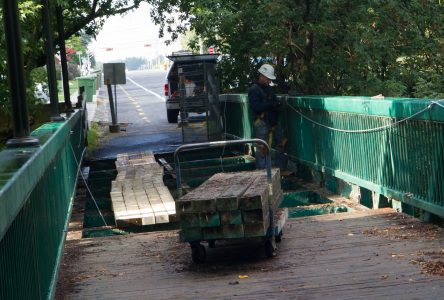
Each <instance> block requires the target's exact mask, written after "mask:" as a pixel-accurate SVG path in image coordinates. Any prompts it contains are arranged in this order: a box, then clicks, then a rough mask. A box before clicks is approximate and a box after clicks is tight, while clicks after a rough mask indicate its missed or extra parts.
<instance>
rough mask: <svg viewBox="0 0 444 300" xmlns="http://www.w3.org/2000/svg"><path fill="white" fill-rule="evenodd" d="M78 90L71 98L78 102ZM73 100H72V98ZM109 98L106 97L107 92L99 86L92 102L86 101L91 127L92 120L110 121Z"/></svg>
mask: <svg viewBox="0 0 444 300" xmlns="http://www.w3.org/2000/svg"><path fill="white" fill-rule="evenodd" d="M77 96H78V91H77V90H76V91H75V92H74V93H72V94H71V99H73V100H74V101H75V102H73V103H77ZM71 101H72V100H71ZM107 104H108V100H107V98H106V92H105V91H104V90H103V91H102V88H99V89H98V90H97V92H96V94H95V95H94V96H93V99H92V102H86V110H87V112H88V125H89V127H90V128H91V123H92V122H102V123H108V122H109V115H110V113H109V107H108V105H107Z"/></svg>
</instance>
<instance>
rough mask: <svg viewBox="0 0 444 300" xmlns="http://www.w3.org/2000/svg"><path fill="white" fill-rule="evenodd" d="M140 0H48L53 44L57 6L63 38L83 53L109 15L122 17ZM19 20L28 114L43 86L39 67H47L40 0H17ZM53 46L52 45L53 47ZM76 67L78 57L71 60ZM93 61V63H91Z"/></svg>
mask: <svg viewBox="0 0 444 300" xmlns="http://www.w3.org/2000/svg"><path fill="white" fill-rule="evenodd" d="M141 1H142V0H132V1H128V0H115V1H97V0H93V1H87V0H49V3H50V9H51V11H50V14H51V25H52V30H53V37H54V43H55V44H56V45H57V44H58V43H59V40H58V34H57V31H56V28H57V27H56V5H57V4H59V5H61V7H62V8H63V19H64V24H65V38H66V39H67V41H66V44H67V46H68V47H71V48H73V49H75V50H76V51H82V52H83V53H86V52H87V51H86V46H87V44H88V43H89V41H90V39H91V37H92V36H95V35H96V34H97V33H98V31H99V30H100V29H101V27H102V25H103V23H104V21H105V19H106V18H108V17H109V16H113V15H118V14H125V13H126V12H127V11H130V10H132V9H134V8H137V7H138V6H139V4H140V2H141ZM19 19H20V26H21V42H22V55H23V61H24V69H25V80H26V84H27V89H26V97H27V101H28V109H29V111H30V114H32V110H33V109H34V105H35V104H36V99H35V97H34V90H35V86H36V84H38V83H44V84H45V85H46V82H47V79H46V72H45V71H44V70H43V69H40V67H42V66H44V65H45V64H46V54H45V45H44V39H43V38H42V37H43V36H44V34H43V26H42V4H41V1H40V0H21V1H19ZM0 24H1V25H0V112H5V113H6V115H9V116H10V115H11V113H10V106H11V105H10V98H9V86H8V70H7V64H6V63H7V53H6V48H7V47H6V40H5V30H3V29H4V25H3V10H2V8H1V7H0ZM56 45H54V46H56ZM73 61H74V63H77V64H78V57H76V56H74V57H73ZM94 61H95V60H94V59H92V62H93V64H94ZM70 70H71V72H70V75H72V76H77V75H78V74H75V69H74V68H72V67H71V68H70Z"/></svg>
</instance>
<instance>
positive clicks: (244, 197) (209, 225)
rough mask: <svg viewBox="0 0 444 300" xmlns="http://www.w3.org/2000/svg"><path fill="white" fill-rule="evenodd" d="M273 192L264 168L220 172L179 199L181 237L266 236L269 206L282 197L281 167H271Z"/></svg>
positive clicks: (277, 202) (190, 240)
mask: <svg viewBox="0 0 444 300" xmlns="http://www.w3.org/2000/svg"><path fill="white" fill-rule="evenodd" d="M272 193H273V195H272V196H271V197H270V199H269V188H268V182H267V175H266V172H265V170H256V171H247V172H237V173H218V174H215V175H213V176H212V177H211V178H209V179H208V180H207V181H206V182H204V183H203V184H202V185H200V186H199V187H198V188H196V189H194V190H193V191H191V192H190V193H188V194H186V195H185V196H183V197H181V198H180V199H179V200H178V201H176V211H177V216H178V218H179V221H180V227H181V229H182V230H181V234H182V238H183V239H184V240H185V241H187V242H192V241H201V240H216V239H229V238H244V237H247V238H248V237H258V236H264V235H266V233H267V230H268V228H269V226H270V215H269V213H270V209H269V200H270V203H271V209H272V212H275V211H276V210H277V208H278V207H279V204H280V203H281V201H282V190H281V184H280V172H279V169H273V170H272Z"/></svg>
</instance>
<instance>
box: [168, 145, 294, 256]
mask: <svg viewBox="0 0 444 300" xmlns="http://www.w3.org/2000/svg"><path fill="white" fill-rule="evenodd" d="M241 144H259V145H262V146H264V147H265V148H266V149H267V155H266V166H267V168H266V174H267V184H268V199H267V201H268V209H269V218H270V219H269V227H268V229H267V230H266V234H265V235H264V236H262V237H260V238H261V239H262V241H263V243H264V246H265V254H266V256H267V257H274V256H276V255H277V252H276V250H277V247H276V242H277V243H279V242H280V241H281V237H282V227H283V225H284V223H285V220H286V215H285V216H283V218H282V219H280V220H274V213H275V212H274V211H273V208H272V203H271V199H272V197H273V186H272V175H271V174H272V170H271V158H270V147H269V146H268V144H267V143H266V142H265V141H263V140H261V139H244V140H234V141H216V142H206V143H194V144H185V145H182V146H179V147H178V148H177V149H176V151H175V152H174V163H175V168H176V183H177V190H178V193H179V197H181V196H182V182H181V180H182V179H181V170H180V162H179V153H180V152H181V151H183V150H188V151H190V150H202V149H206V148H216V147H226V146H232V145H241ZM281 215H284V214H281ZM276 221H278V222H276ZM224 239H225V238H224ZM230 239H252V238H249V237H244V238H230ZM183 241H184V242H188V243H189V244H190V246H191V250H192V259H193V261H194V262H196V263H198V262H202V261H204V260H205V258H206V250H205V247H204V246H203V245H202V244H201V242H202V241H206V242H208V246H209V247H210V248H214V247H215V242H216V240H207V239H203V240H200V241H194V240H193V241H190V240H186V239H184V240H183Z"/></svg>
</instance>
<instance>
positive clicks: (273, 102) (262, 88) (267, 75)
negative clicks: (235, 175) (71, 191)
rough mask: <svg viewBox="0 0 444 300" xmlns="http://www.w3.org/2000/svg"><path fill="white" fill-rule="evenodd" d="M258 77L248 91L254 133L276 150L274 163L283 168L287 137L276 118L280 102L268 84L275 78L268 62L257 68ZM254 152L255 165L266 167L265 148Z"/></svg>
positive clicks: (259, 148) (261, 167) (260, 167)
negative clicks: (284, 135)
mask: <svg viewBox="0 0 444 300" xmlns="http://www.w3.org/2000/svg"><path fill="white" fill-rule="evenodd" d="M258 72H259V78H258V80H257V82H255V83H254V84H253V85H252V86H251V88H250V90H249V91H248V102H249V105H250V109H251V111H252V112H253V114H254V118H255V120H254V135H255V137H256V138H259V139H262V140H264V141H266V142H267V143H268V145H269V146H270V147H271V148H273V149H275V150H276V155H275V156H274V159H273V162H274V165H275V166H277V167H280V168H285V167H286V166H285V165H286V162H287V161H286V157H285V155H284V151H285V146H286V144H287V139H286V138H284V137H283V135H282V129H281V127H280V124H279V120H278V108H279V107H280V106H281V103H280V102H279V100H278V99H277V97H276V95H275V94H274V93H273V91H272V88H271V86H270V84H271V83H272V80H274V79H276V76H275V75H274V68H273V67H272V66H271V65H269V64H263V65H262V66H261V67H260V68H259V70H258ZM257 152H258V153H257V154H256V167H257V168H258V169H263V168H265V167H266V162H265V155H266V149H265V148H264V147H258V151H257Z"/></svg>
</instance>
